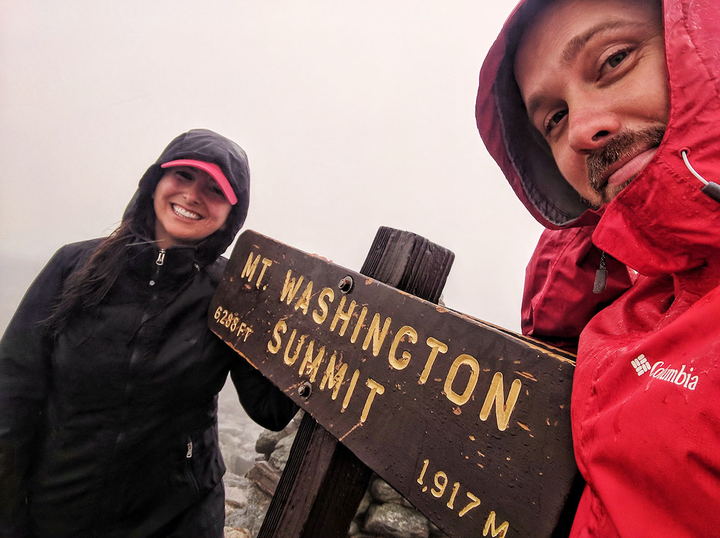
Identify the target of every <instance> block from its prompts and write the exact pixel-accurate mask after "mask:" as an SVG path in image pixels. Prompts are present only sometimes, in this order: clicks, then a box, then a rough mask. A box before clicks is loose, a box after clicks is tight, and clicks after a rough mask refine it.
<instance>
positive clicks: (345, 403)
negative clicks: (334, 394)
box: [340, 370, 360, 413]
mask: <svg viewBox="0 0 720 538" xmlns="http://www.w3.org/2000/svg"><path fill="white" fill-rule="evenodd" d="M358 377H360V370H355V371H354V372H353V375H352V377H351V378H350V385H349V386H348V389H347V392H346V393H345V398H343V403H342V409H340V412H341V413H344V412H345V410H346V409H347V406H348V405H350V398H352V394H353V392H355V385H357V380H358Z"/></svg>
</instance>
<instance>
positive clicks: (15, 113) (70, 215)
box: [0, 0, 541, 331]
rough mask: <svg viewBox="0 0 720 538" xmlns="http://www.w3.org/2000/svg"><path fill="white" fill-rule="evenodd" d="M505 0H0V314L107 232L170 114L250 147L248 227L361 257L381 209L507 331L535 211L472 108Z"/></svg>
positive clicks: (343, 260) (172, 122)
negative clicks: (493, 152)
mask: <svg viewBox="0 0 720 538" xmlns="http://www.w3.org/2000/svg"><path fill="white" fill-rule="evenodd" d="M514 3H515V2H514V1H506V0H436V1H428V0H405V1H400V0H362V1H359V0H357V1H355V0H342V1H338V0H334V1H312V0H304V1H286V0H275V1H261V0H255V1H249V0H222V1H216V0H122V1H118V0H42V1H40V0H1V1H0V148H1V149H0V174H1V176H0V181H1V182H2V191H1V196H0V271H1V273H0V303H2V308H3V310H2V311H0V330H3V329H4V327H5V325H6V323H7V321H8V319H9V316H10V315H11V314H12V311H13V310H14V308H15V306H16V305H17V302H18V301H19V300H20V297H21V296H22V293H23V292H24V289H25V288H26V287H27V286H28V285H29V284H30V282H31V281H32V278H33V277H34V276H35V274H36V273H37V271H38V270H39V269H40V268H41V267H42V265H43V264H44V263H45V261H46V260H47V259H48V258H49V257H50V256H51V255H52V253H53V252H54V251H55V250H56V249H57V248H58V247H60V246H61V245H63V244H65V243H69V242H73V241H79V240H82V239H88V238H92V237H97V236H100V235H106V234H107V233H109V232H110V231H111V230H112V229H114V228H115V226H117V224H118V223H119V220H120V217H121V215H122V212H123V209H124V207H125V205H126V204H127V202H128V201H129V199H130V197H131V196H132V193H133V192H134V190H135V188H136V186H137V182H138V180H139V179H140V176H141V175H142V174H143V172H144V171H145V169H146V168H147V167H148V166H149V165H150V164H151V163H152V162H153V161H154V160H155V159H156V158H157V156H158V155H159V153H160V152H161V151H162V149H163V148H164V147H165V145H166V144H167V143H168V142H169V141H170V140H171V139H172V138H173V137H174V136H175V135H177V134H179V133H181V132H184V131H186V130H188V129H191V128H196V127H206V128H210V129H213V130H215V131H218V132H220V133H222V134H224V135H225V136H228V137H229V138H232V139H233V140H235V141H236V142H238V143H239V144H240V145H241V146H242V147H243V148H244V149H245V150H246V151H247V153H248V155H249V157H250V168H251V173H252V182H251V183H252V187H251V200H250V214H249V217H248V219H247V221H246V228H251V229H254V230H256V231H258V232H261V233H263V234H265V235H269V236H270V237H273V238H275V239H278V240H280V241H283V242H285V243H288V244H290V245H293V246H295V247H297V248H300V249H302V250H304V251H307V252H312V253H318V254H321V255H323V256H325V257H327V258H330V259H332V260H333V261H334V262H335V263H338V264H340V265H343V266H345V267H348V268H350V269H354V270H359V269H360V266H361V265H362V262H363V260H364V258H365V254H366V252H367V250H368V248H369V247H370V245H371V243H372V240H373V237H374V236H375V232H376V231H377V229H378V227H379V226H383V225H385V226H392V227H394V228H400V229H403V230H408V231H412V232H415V233H417V234H420V235H422V236H424V237H427V238H428V239H430V240H431V241H434V242H436V243H439V244H441V245H443V246H444V247H447V248H449V249H451V250H453V251H454V252H455V254H456V260H455V265H454V267H453V269H452V271H451V273H450V278H449V280H448V284H447V286H446V288H445V293H444V297H445V302H446V303H447V304H448V306H450V307H452V308H455V309H457V310H460V311H462V312H466V313H468V314H471V315H473V316H476V317H479V318H481V319H485V320H487V321H489V322H492V323H495V324H498V325H502V326H504V327H507V328H509V329H512V330H515V331H519V320H520V316H519V309H520V297H521V292H522V284H523V274H524V269H525V265H526V264H527V260H528V259H529V257H530V254H531V252H532V249H533V247H534V245H535V243H536V241H537V238H538V236H539V234H540V231H541V227H540V225H539V224H537V223H536V222H535V221H534V220H533V219H532V218H531V217H530V216H529V214H528V213H527V212H526V211H525V209H524V208H523V206H522V205H521V204H520V202H519V201H518V200H517V199H516V198H515V196H514V194H513V193H512V191H511V189H510V187H509V186H508V184H507V183H506V181H505V180H504V178H503V177H502V175H501V174H500V172H499V169H498V168H497V166H496V165H495V163H494V162H493V161H492V159H491V158H490V157H489V156H488V154H487V152H486V151H485V148H484V146H483V144H482V141H481V140H480V137H479V135H478V134H477V130H476V127H475V118H474V105H475V95H476V91H477V80H478V72H479V69H480V65H481V63H482V60H483V58H484V56H485V53H486V51H487V49H488V47H489V46H490V44H491V42H492V40H493V39H494V37H495V36H496V35H497V32H498V31H499V29H500V27H501V25H502V22H503V21H504V20H505V18H506V17H507V15H508V14H509V12H510V10H511V9H512V6H513V5H514Z"/></svg>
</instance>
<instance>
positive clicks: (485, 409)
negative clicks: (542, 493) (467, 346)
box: [480, 372, 522, 536]
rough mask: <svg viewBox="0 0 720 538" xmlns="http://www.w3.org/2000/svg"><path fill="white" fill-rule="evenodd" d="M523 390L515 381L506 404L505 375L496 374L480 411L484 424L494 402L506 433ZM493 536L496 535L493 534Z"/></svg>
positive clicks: (500, 423) (496, 414)
mask: <svg viewBox="0 0 720 538" xmlns="http://www.w3.org/2000/svg"><path fill="white" fill-rule="evenodd" d="M521 388H522V381H520V380H519V379H515V380H514V381H513V382H512V385H510V392H509V393H508V399H507V402H506V401H505V389H504V387H503V375H502V373H501V372H495V375H494V376H493V379H492V383H491V384H490V390H488V393H487V396H486V397H485V403H483V406H482V409H481V410H480V420H482V421H483V422H484V421H486V420H487V419H488V417H489V416H490V410H491V409H492V405H493V402H494V403H495V417H496V418H497V426H498V429H499V430H500V431H501V432H502V431H505V430H506V429H507V426H508V423H509V422H510V415H511V414H512V412H513V409H515V404H516V403H517V399H518V395H519V394H520V389H521ZM493 536H495V535H494V534H493Z"/></svg>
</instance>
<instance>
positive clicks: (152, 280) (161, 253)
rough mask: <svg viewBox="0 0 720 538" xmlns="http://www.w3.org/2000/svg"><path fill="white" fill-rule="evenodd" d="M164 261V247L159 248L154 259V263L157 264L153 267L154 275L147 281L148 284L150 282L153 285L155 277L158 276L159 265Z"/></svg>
mask: <svg viewBox="0 0 720 538" xmlns="http://www.w3.org/2000/svg"><path fill="white" fill-rule="evenodd" d="M164 263H165V249H164V248H161V249H160V252H158V257H157V260H155V265H156V266H157V267H155V276H154V277H153V278H152V279H151V280H150V282H148V284H150V285H151V286H154V285H155V279H156V278H157V277H158V275H160V267H161V266H162V264H164Z"/></svg>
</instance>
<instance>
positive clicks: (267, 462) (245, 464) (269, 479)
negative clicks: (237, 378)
mask: <svg viewBox="0 0 720 538" xmlns="http://www.w3.org/2000/svg"><path fill="white" fill-rule="evenodd" d="M301 415H302V412H301V413H299V414H298V416H296V417H295V418H294V419H293V421H292V422H291V423H290V424H289V425H288V427H287V428H285V430H283V431H282V432H270V431H268V430H264V429H263V428H261V427H260V426H258V425H256V424H255V423H253V422H252V421H251V420H250V419H249V418H248V417H247V415H245V413H244V411H243V410H242V407H240V405H239V403H237V396H236V395H235V393H234V390H233V389H232V387H231V386H230V387H227V386H226V388H225V389H223V391H222V392H221V394H220V448H221V450H222V452H223V458H224V459H225V464H226V466H227V473H226V475H225V478H224V481H225V497H226V498H225V515H226V518H225V538H255V537H256V536H257V533H258V531H259V530H260V526H261V525H262V521H263V518H264V517H265V512H267V509H268V506H269V505H270V499H271V497H272V494H273V493H274V491H275V487H276V486H277V481H278V480H279V478H280V474H281V473H282V469H283V468H284V467H285V463H286V462H287V458H288V455H289V454H290V448H291V446H292V442H293V440H294V439H295V433H296V432H297V429H298V426H299V424H300V418H301ZM348 537H349V538H444V537H445V535H444V534H443V533H442V532H441V531H440V530H439V529H438V528H437V527H435V526H434V525H433V524H431V523H430V522H429V521H428V520H427V519H426V518H425V517H424V516H423V515H422V514H420V513H419V512H418V511H417V510H416V509H415V508H414V507H413V506H412V505H411V504H410V503H409V502H408V501H407V500H406V499H404V498H403V497H402V496H401V495H400V494H399V493H398V492H397V491H395V490H394V489H393V488H392V487H390V486H389V485H388V484H387V483H386V482H385V481H383V480H382V479H380V478H379V477H377V476H374V477H373V479H372V481H371V482H370V486H369V487H368V489H367V491H366V492H365V496H364V497H363V500H362V502H361V503H360V506H359V507H358V510H357V514H356V515H355V519H354V520H353V522H352V524H351V525H350V529H349V531H348Z"/></svg>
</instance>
